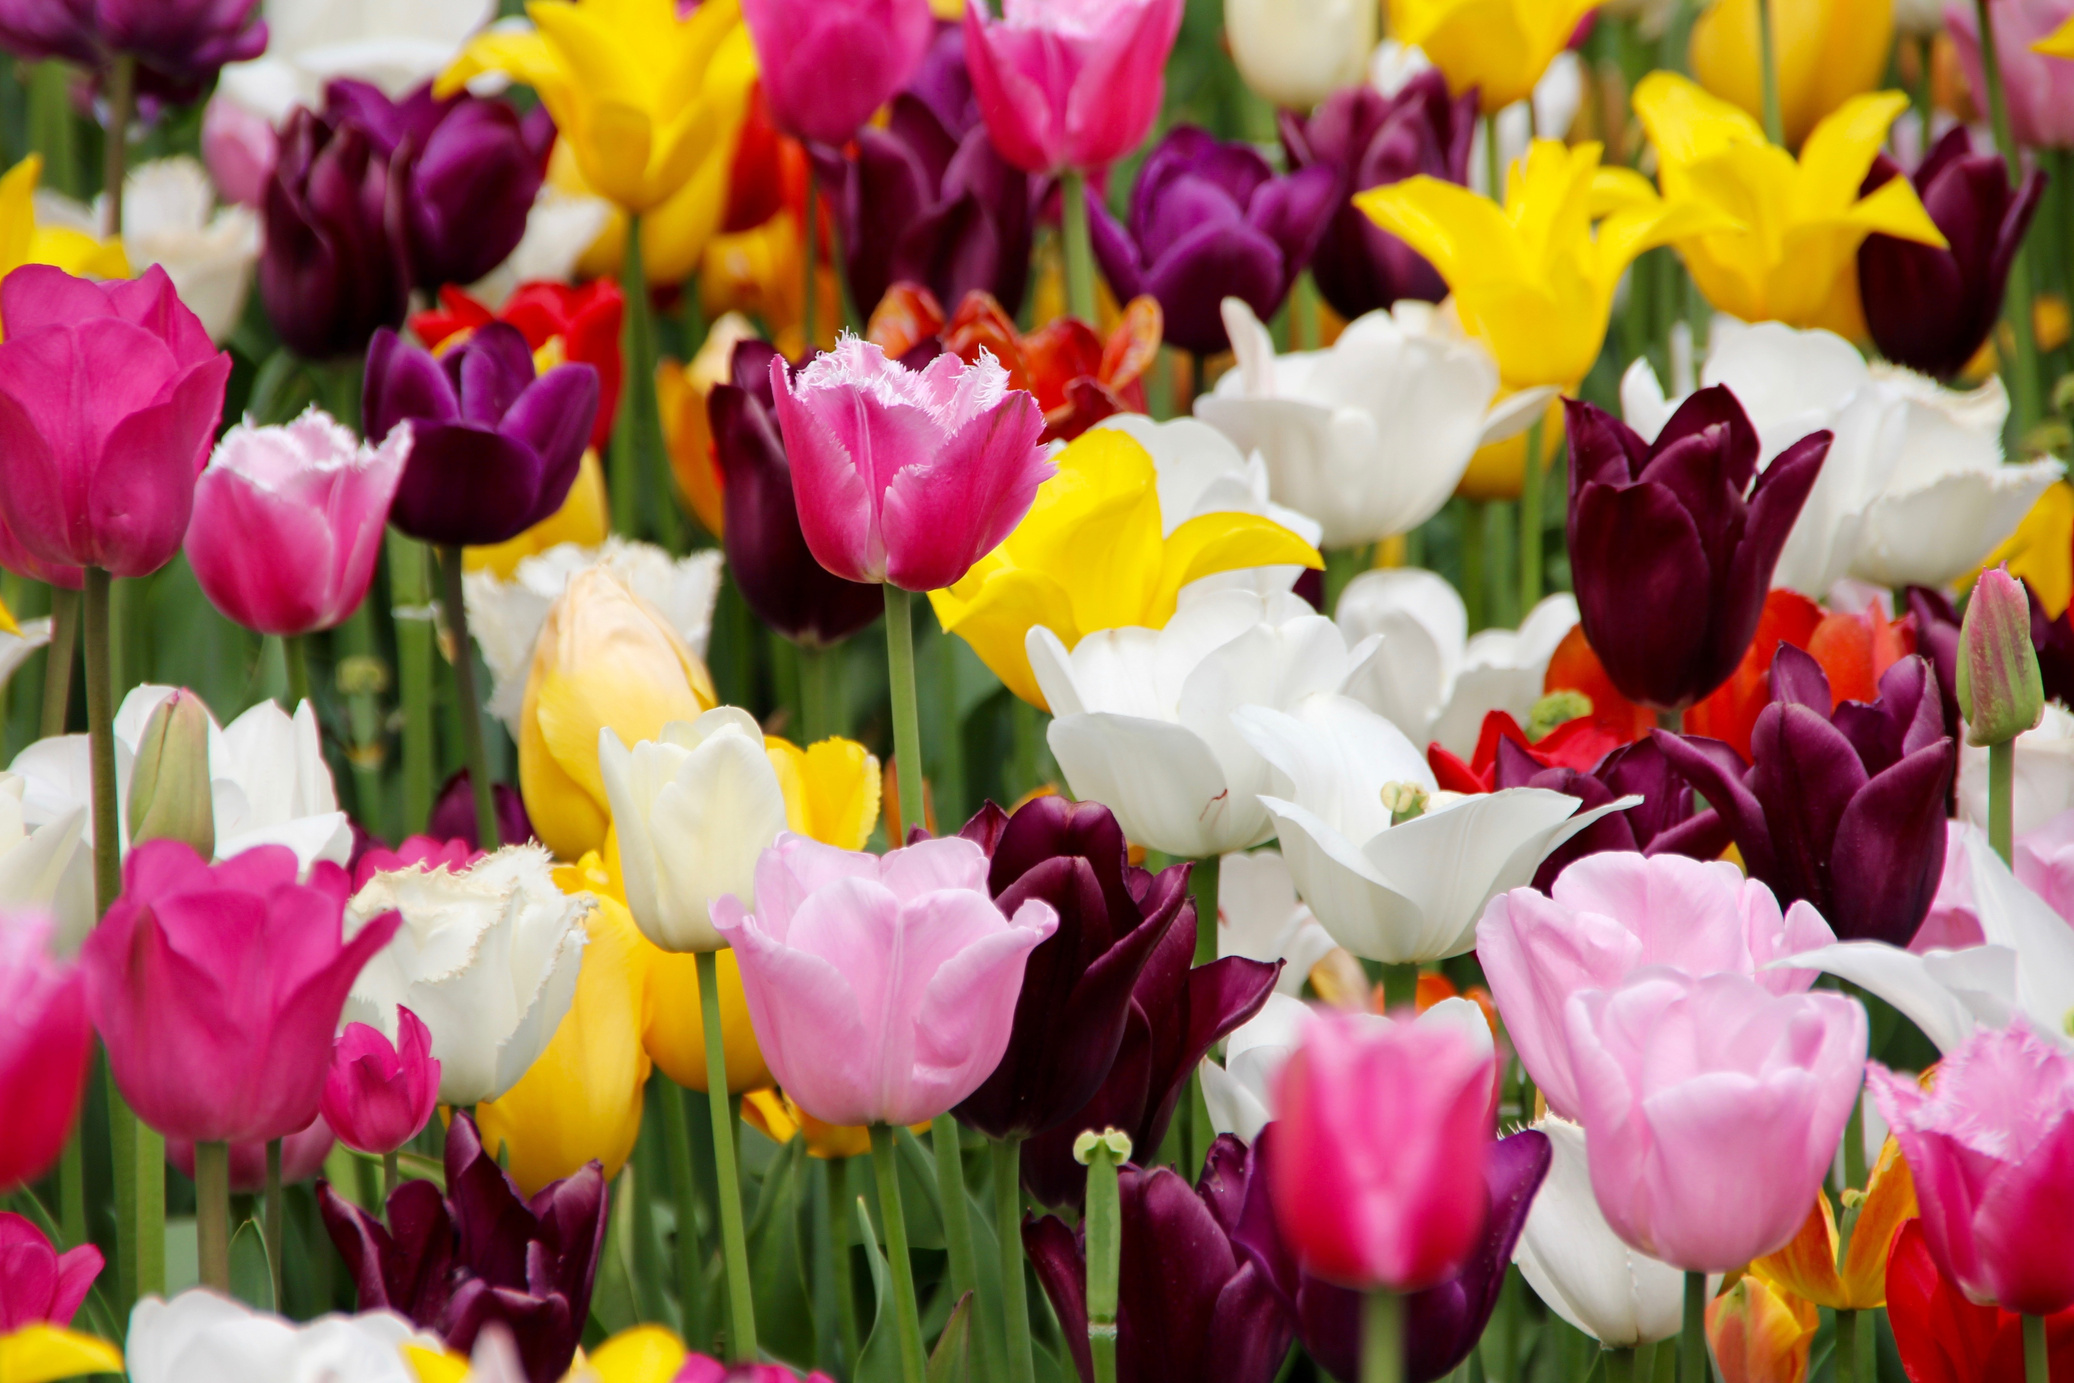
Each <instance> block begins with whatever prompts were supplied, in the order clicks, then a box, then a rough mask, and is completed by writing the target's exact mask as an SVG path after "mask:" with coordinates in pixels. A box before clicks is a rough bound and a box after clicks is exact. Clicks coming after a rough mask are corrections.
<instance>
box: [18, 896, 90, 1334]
mask: <svg viewBox="0 0 2074 1383" xmlns="http://www.w3.org/2000/svg"><path fill="white" fill-rule="evenodd" d="M54 930H55V924H54V923H53V922H52V921H51V920H50V918H48V917H46V916H44V915H42V914H40V913H13V914H0V1110H5V1111H6V1112H7V1118H6V1126H7V1132H6V1133H5V1135H0V1191H4V1190H7V1189H9V1188H12V1187H15V1186H20V1185H22V1184H24V1183H26V1182H31V1181H34V1180H36V1178H38V1177H40V1176H42V1175H43V1174H44V1173H45V1172H46V1171H48V1170H50V1167H51V1165H52V1164H53V1163H55V1162H56V1161H57V1160H58V1154H59V1153H61V1152H63V1151H64V1148H65V1139H66V1138H67V1137H68V1136H69V1135H70V1134H71V1132H72V1121H73V1120H74V1119H75V1118H76V1117H77V1116H78V1114H79V1102H80V1100H81V1098H83V1097H84V1096H85V1094H86V1069H87V1059H88V1057H89V1056H91V1055H92V1053H93V1043H94V1033H93V1028H92V1027H91V1026H90V1025H89V1024H88V1022H87V1015H86V980H85V977H84V976H82V975H81V974H80V973H79V967H78V966H76V965H70V964H66V963H64V962H61V961H59V960H58V959H56V958H55V957H54V956H52V955H51V953H50V941H51V935H52V932H53V931H54ZM4 1329H5V1327H4V1326H0V1332H4Z"/></svg>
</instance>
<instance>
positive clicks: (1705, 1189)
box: [1564, 968, 1866, 1272]
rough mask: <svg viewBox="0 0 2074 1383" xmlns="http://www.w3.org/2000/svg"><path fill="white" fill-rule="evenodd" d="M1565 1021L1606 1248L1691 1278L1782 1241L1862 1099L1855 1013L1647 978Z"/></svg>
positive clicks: (1784, 997) (1742, 987) (1595, 999)
mask: <svg viewBox="0 0 2074 1383" xmlns="http://www.w3.org/2000/svg"><path fill="white" fill-rule="evenodd" d="M1564 1020H1565V1021H1564V1027H1565V1030H1566V1035H1567V1038H1568V1041H1569V1045H1570V1065H1571V1071H1572V1075H1573V1078H1574V1079H1575V1081H1576V1083H1577V1104H1578V1122H1579V1123H1581V1124H1583V1125H1584V1132H1585V1150H1586V1154H1587V1157H1588V1158H1589V1161H1590V1163H1591V1181H1592V1190H1593V1191H1594V1192H1596V1193H1597V1195H1598V1199H1599V1209H1600V1210H1601V1211H1603V1212H1604V1213H1605V1216H1606V1223H1607V1224H1609V1225H1611V1226H1612V1227H1613V1232H1614V1233H1615V1234H1618V1235H1619V1236H1620V1237H1621V1239H1622V1240H1623V1241H1625V1242H1626V1243H1627V1244H1628V1245H1630V1246H1631V1247H1633V1248H1636V1249H1640V1250H1641V1251H1642V1252H1643V1253H1646V1254H1648V1255H1650V1256H1651V1257H1653V1258H1660V1259H1662V1260H1663V1261H1664V1262H1666V1263H1669V1264H1670V1265H1671V1266H1672V1267H1674V1268H1680V1269H1683V1270H1685V1271H1687V1272H1726V1271H1728V1270H1729V1269H1731V1268H1739V1267H1741V1266H1742V1265H1743V1264H1745V1263H1747V1262H1749V1261H1750V1260H1751V1259H1752V1258H1756V1257H1759V1256H1761V1255H1763V1254H1767V1253H1770V1252H1771V1251H1772V1250H1774V1249H1777V1248H1782V1247H1784V1246H1785V1245H1786V1244H1787V1243H1789V1242H1790V1241H1791V1240H1792V1238H1793V1235H1794V1232H1795V1231H1796V1230H1798V1229H1799V1228H1800V1224H1801V1221H1802V1220H1803V1219H1805V1218H1806V1216H1807V1211H1808V1206H1809V1205H1810V1204H1812V1203H1813V1201H1814V1198H1815V1188H1816V1187H1817V1186H1819V1185H1820V1184H1821V1181H1822V1178H1823V1176H1824V1175H1825V1174H1826V1173H1827V1172H1828V1170H1829V1166H1830V1163H1831V1162H1832V1161H1833V1160H1834V1159H1835V1156H1836V1144H1837V1140H1838V1139H1839V1138H1841V1137H1842V1136H1843V1131H1844V1123H1845V1121H1846V1120H1847V1119H1849V1118H1850V1114H1851V1109H1852V1107H1853V1106H1854V1105H1856V1103H1857V1101H1858V1090H1859V1084H1860V1081H1861V1078H1862V1068H1863V1063H1864V1059H1865V1043H1866V1020H1865V1010H1864V1008H1863V1007H1861V1006H1860V1005H1859V1004H1858V1002H1857V1001H1856V1000H1855V999H1849V998H1846V997H1844V996H1843V995H1840V994H1832V993H1828V992H1825V991H1817V992H1814V993H1806V994H1774V993H1771V992H1770V991H1768V990H1766V989H1765V988H1764V987H1763V986H1761V985H1760V984H1758V983H1757V981H1755V980H1753V979H1751V978H1749V977H1748V976H1746V975H1737V974H1716V975H1708V976H1704V977H1700V978H1695V977H1693V976H1691V975H1688V974H1685V973H1684V972H1683V971H1678V970H1670V969H1665V968H1652V969H1648V970H1644V971H1639V972H1637V973H1636V974H1635V975H1634V976H1633V977H1631V978H1630V979H1629V980H1628V982H1627V983H1626V984H1624V985H1622V986H1621V987H1620V988H1618V989H1612V990H1606V989H1593V990H1586V991H1584V992H1582V993H1579V994H1575V995H1572V996H1571V998H1570V1002H1569V1005H1568V1007H1567V1009H1566V1010H1565V1013H1564Z"/></svg>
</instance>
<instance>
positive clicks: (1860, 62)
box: [1692, 0, 1981, 149]
mask: <svg viewBox="0 0 2074 1383" xmlns="http://www.w3.org/2000/svg"><path fill="white" fill-rule="evenodd" d="M1758 3H1760V0H1730V2H1729V3H1728V4H1725V5H1715V6H1713V7H1712V8H1710V9H1709V10H1707V11H1706V13H1704V14H1703V15H1701V16H1700V17H1699V19H1698V20H1697V21H1696V22H1695V23H1694V24H1693V26H1692V74H1693V75H1694V76H1695V77H1697V78H1698V79H1699V81H1700V85H1702V86H1704V87H1705V88H1706V89H1707V90H1708V91H1710V92H1712V93H1713V94H1714V95H1716V96H1718V97H1720V98H1721V99H1722V100H1724V101H1730V102H1733V103H1734V104H1735V105H1737V106H1740V107H1742V109H1743V110H1745V111H1747V112H1748V113H1749V114H1750V115H1751V117H1752V118H1753V119H1754V118H1762V116H1763V114H1764V59H1763V57H1762V54H1761V48H1760V36H1759V33H1758V28H1759V26H1758V15H1757V5H1758ZM1898 8H1900V6H1898V5H1896V4H1895V3H1894V0H1813V3H1811V4H1805V5H1781V6H1779V7H1778V9H1776V10H1775V11H1773V14H1772V24H1773V30H1772V39H1771V43H1772V50H1773V54H1774V57H1773V59H1772V61H1773V64H1774V67H1775V69H1776V72H1775V80H1776V81H1777V82H1778V91H1779V116H1780V124H1781V125H1782V126H1783V127H1784V135H1785V142H1786V145H1787V147H1788V148H1795V149H1797V148H1799V147H1800V143H1801V141H1802V140H1804V139H1806V138H1807V137H1808V132H1809V131H1811V130H1813V129H1814V128H1815V126H1816V124H1817V123H1819V122H1820V121H1821V119H1822V118H1823V117H1824V116H1826V115H1828V114H1829V113H1830V112H1832V111H1834V110H1835V109H1837V107H1839V106H1841V105H1843V103H1844V102H1846V101H1848V100H1849V99H1850V98H1852V97H1853V96H1860V95H1863V94H1864V93H1866V92H1868V91H1873V90H1875V89H1877V88H1878V87H1879V86H1880V85H1881V83H1882V81H1883V79H1884V78H1885V77H1886V75H1887V56H1888V53H1889V51H1890V50H1891V49H1892V48H1893V46H1894V19H1895V14H1894V12H1895V10H1897V9H1898ZM1980 89H1981V88H1979V87H1975V88H1974V90H1976V91H1978V90H1980Z"/></svg>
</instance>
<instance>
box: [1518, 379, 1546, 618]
mask: <svg viewBox="0 0 2074 1383" xmlns="http://www.w3.org/2000/svg"><path fill="white" fill-rule="evenodd" d="M1541 425H1542V420H1541V418H1540V417H1539V416H1538V415H1537V416H1536V417H1535V419H1534V421H1533V422H1532V423H1531V424H1529V425H1528V427H1527V464H1526V470H1525V472H1524V473H1523V474H1522V475H1521V477H1520V496H1519V613H1520V618H1521V619H1522V620H1524V619H1525V618H1526V617H1527V611H1529V610H1531V609H1533V608H1534V606H1535V605H1536V604H1537V603H1539V601H1540V599H1541V519H1542V513H1541V511H1542V506H1543V503H1544V501H1543V500H1542V490H1543V489H1544V487H1545V486H1546V484H1547V473H1546V472H1544V471H1543V470H1542V469H1541Z"/></svg>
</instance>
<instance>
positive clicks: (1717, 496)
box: [1563, 385, 1831, 710]
mask: <svg viewBox="0 0 2074 1383" xmlns="http://www.w3.org/2000/svg"><path fill="white" fill-rule="evenodd" d="M1563 407H1564V410H1565V416H1566V419H1567V423H1566V426H1567V429H1568V436H1569V439H1570V522H1569V532H1570V568H1571V574H1572V576H1573V579H1574V580H1575V583H1576V587H1577V607H1578V614H1579V616H1580V617H1581V620H1582V623H1583V625H1584V636H1585V638H1586V639H1587V640H1588V641H1589V642H1590V643H1591V646H1592V651H1593V652H1595V653H1597V654H1598V655H1599V661H1600V662H1601V663H1603V664H1604V665H1605V668H1606V675H1607V676H1608V677H1610V678H1612V679H1613V685H1614V686H1615V687H1616V688H1618V689H1619V691H1620V694H1621V695H1622V696H1625V697H1626V698H1627V699H1628V700H1630V701H1634V702H1638V703H1640V704H1642V705H1645V706H1652V707H1655V708H1656V709H1658V710H1683V709H1684V708H1686V707H1687V706H1690V705H1692V704H1693V703H1694V702H1697V701H1699V700H1701V699H1702V698H1703V697H1705V696H1706V695H1707V694H1708V693H1710V692H1712V691H1713V690H1714V689H1715V688H1716V687H1718V686H1720V685H1721V684H1722V683H1723V682H1725V681H1727V680H1728V675H1729V674H1730V673H1731V672H1734V671H1735V669H1736V665H1737V664H1739V663H1740V662H1742V660H1743V653H1744V650H1746V649H1748V648H1749V646H1750V640H1751V639H1753V638H1755V637H1756V635H1757V618H1758V615H1759V614H1761V613H1762V612H1763V609H1764V597H1765V593H1766V591H1768V590H1769V589H1770V587H1771V582H1772V568H1773V567H1774V566H1775V565H1777V563H1778V560H1779V551H1780V549H1781V548H1783V547H1784V546H1785V545H1786V535H1787V534H1788V533H1790V532H1792V531H1793V522H1794V520H1795V519H1797V518H1799V517H1800V509H1801V505H1802V504H1804V503H1805V502H1806V501H1807V497H1808V491H1809V490H1810V489H1812V488H1813V487H1814V484H1815V477H1816V475H1817V474H1819V473H1820V471H1821V469H1822V462H1823V459H1824V458H1825V457H1827V456H1828V454H1829V443H1830V440H1831V434H1829V433H1827V432H1817V433H1813V434H1811V435H1809V436H1806V437H1803V438H1801V439H1800V440H1799V441H1798V442H1796V443H1794V444H1793V445H1792V446H1790V447H1788V448H1786V450H1785V451H1784V452H1782V453H1780V454H1779V456H1778V457H1777V458H1775V459H1774V460H1773V461H1772V463H1771V465H1769V466H1767V467H1766V468H1765V470H1764V473H1763V474H1762V475H1759V474H1758V473H1757V430H1756V428H1754V427H1752V426H1751V425H1750V419H1749V416H1748V415H1747V414H1745V413H1744V412H1743V406H1742V405H1741V404H1740V403H1738V402H1737V401H1736V397H1735V395H1734V394H1731V393H1730V392H1729V391H1728V389H1727V388H1726V387H1724V386H1720V385H1716V386H1715V387H1713V388H1710V389H1702V390H1700V391H1699V392H1698V393H1696V394H1694V395H1693V396H1692V397H1691V398H1689V399H1687V400H1686V401H1685V402H1684V404H1683V405H1681V406H1680V407H1679V409H1678V411H1677V412H1676V413H1674V414H1672V415H1671V420H1670V421H1669V422H1667V423H1665V424H1664V429H1663V432H1662V433H1661V434H1660V435H1659V436H1658V437H1657V439H1656V441H1655V443H1653V444H1652V443H1648V442H1644V441H1643V440H1642V439H1641V438H1640V437H1639V436H1637V435H1636V434H1635V432H1634V431H1633V429H1631V428H1629V427H1628V426H1627V425H1626V424H1625V423H1623V422H1621V421H1620V420H1619V419H1618V418H1615V417H1613V416H1612V415H1611V414H1608V413H1606V412H1603V411H1602V410H1600V409H1598V408H1594V407H1593V406H1592V405H1590V404H1588V403H1579V402H1577V401H1575V400H1566V401H1565V402H1564V405H1563Z"/></svg>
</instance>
